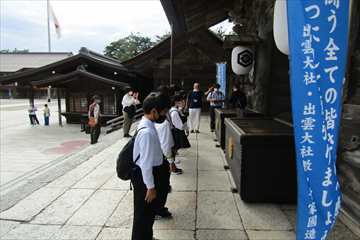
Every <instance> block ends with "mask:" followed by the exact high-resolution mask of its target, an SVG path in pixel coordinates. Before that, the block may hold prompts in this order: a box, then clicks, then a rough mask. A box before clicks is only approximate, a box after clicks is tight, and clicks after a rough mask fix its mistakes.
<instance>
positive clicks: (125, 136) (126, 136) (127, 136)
mask: <svg viewBox="0 0 360 240" xmlns="http://www.w3.org/2000/svg"><path fill="white" fill-rule="evenodd" d="M131 137H132V136H131V135H130V134H124V138H131Z"/></svg>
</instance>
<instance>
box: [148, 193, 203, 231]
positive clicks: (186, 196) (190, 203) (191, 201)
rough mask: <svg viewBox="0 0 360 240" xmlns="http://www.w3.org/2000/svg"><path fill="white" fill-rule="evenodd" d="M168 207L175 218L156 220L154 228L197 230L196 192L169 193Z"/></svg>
mask: <svg viewBox="0 0 360 240" xmlns="http://www.w3.org/2000/svg"><path fill="white" fill-rule="evenodd" d="M166 207H168V208H169V211H170V212H171V213H172V214H173V218H172V219H167V220H160V221H155V224H154V229H172V230H179V229H182V230H195V209H196V208H195V207H196V194H195V192H173V193H171V194H169V196H168V200H167V203H166Z"/></svg>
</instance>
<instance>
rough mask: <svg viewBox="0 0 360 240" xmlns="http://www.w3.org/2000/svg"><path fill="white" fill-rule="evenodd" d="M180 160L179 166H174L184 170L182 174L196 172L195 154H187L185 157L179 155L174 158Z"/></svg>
mask: <svg viewBox="0 0 360 240" xmlns="http://www.w3.org/2000/svg"><path fill="white" fill-rule="evenodd" d="M176 159H178V160H180V163H179V164H176V165H177V166H178V167H179V168H181V169H182V170H184V172H188V171H190V172H194V171H195V170H196V154H195V153H188V154H187V155H180V156H178V157H176Z"/></svg>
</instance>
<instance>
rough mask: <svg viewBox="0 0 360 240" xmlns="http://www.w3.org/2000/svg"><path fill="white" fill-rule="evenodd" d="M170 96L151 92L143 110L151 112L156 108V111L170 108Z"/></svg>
mask: <svg viewBox="0 0 360 240" xmlns="http://www.w3.org/2000/svg"><path fill="white" fill-rule="evenodd" d="M169 102H170V100H169V97H168V96H166V95H164V94H161V93H159V92H152V93H150V94H149V95H148V96H147V97H146V98H145V100H144V103H143V106H142V108H143V110H144V113H145V114H149V113H150V112H151V110H153V109H154V108H155V109H156V111H158V112H161V111H162V110H164V109H167V108H169V105H170V104H169Z"/></svg>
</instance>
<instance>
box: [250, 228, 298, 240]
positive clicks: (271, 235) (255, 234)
mask: <svg viewBox="0 0 360 240" xmlns="http://www.w3.org/2000/svg"><path fill="white" fill-rule="evenodd" d="M247 234H248V236H249V240H295V233H294V232H291V231H254V230H248V231H247Z"/></svg>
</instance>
